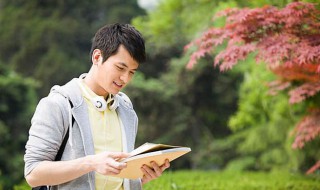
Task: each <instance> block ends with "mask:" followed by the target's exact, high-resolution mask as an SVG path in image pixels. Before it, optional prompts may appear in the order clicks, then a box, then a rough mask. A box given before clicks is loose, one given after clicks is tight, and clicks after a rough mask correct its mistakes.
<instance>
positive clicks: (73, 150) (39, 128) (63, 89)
mask: <svg viewBox="0 0 320 190" xmlns="http://www.w3.org/2000/svg"><path fill="white" fill-rule="evenodd" d="M77 80H79V79H78V78H75V79H73V80H71V81H70V82H68V83H67V84H65V85H64V86H54V87H53V88H52V89H51V92H50V94H49V96H47V97H45V98H43V99H42V100H41V101H40V102H39V104H38V105H37V108H36V111H35V113H34V115H33V118H32V120H31V128H30V131H29V139H28V141H27V143H26V152H25V155H24V161H25V172H24V175H25V176H27V175H28V174H29V173H30V172H31V171H32V170H33V169H34V168H35V167H36V166H37V165H38V164H39V163H40V162H41V161H44V160H50V161H52V160H54V159H55V156H56V154H57V152H58V150H59V147H60V145H61V143H62V140H63V138H64V136H65V134H66V132H67V129H68V126H69V124H70V123H71V114H72V116H73V117H74V119H75V122H74V124H73V127H72V128H69V130H70V132H69V133H70V135H69V139H68V142H67V144H66V147H65V150H64V152H63V155H62V158H61V160H72V159H76V158H79V157H84V156H86V155H93V154H95V152H94V145H93V139H92V134H91V127H90V121H89V118H88V110H87V105H86V102H85V101H84V99H83V97H82V94H81V91H80V89H79V86H78V84H77ZM115 98H117V99H118V101H119V106H118V108H117V109H116V111H117V113H118V115H119V117H120V119H121V127H122V139H123V143H122V144H123V150H124V151H125V152H130V151H132V150H133V149H134V143H135V138H136V134H137V130H138V117H137V115H136V113H135V111H134V110H133V107H132V103H131V101H130V99H129V98H128V97H127V96H126V95H125V94H124V93H121V92H119V93H118V94H117V95H116V96H115ZM69 100H70V101H71V102H72V104H73V108H72V109H71V107H70V103H69ZM51 189H52V190H55V189H77V190H82V189H83V190H88V189H91V190H94V189H95V175H94V172H90V173H88V174H85V175H83V176H81V177H79V178H77V179H75V180H72V181H70V182H67V183H64V184H60V185H57V186H53V187H52V188H51ZM124 189H125V190H140V189H142V186H141V181H140V180H139V179H138V180H128V179H125V180H124Z"/></svg>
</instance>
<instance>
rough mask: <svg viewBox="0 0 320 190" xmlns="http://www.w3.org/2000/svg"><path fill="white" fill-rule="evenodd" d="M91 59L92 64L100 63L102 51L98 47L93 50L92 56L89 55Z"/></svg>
mask: <svg viewBox="0 0 320 190" xmlns="http://www.w3.org/2000/svg"><path fill="white" fill-rule="evenodd" d="M91 61H92V64H94V65H98V64H99V63H102V61H103V57H102V52H101V50H100V49H95V50H93V52H92V56H91Z"/></svg>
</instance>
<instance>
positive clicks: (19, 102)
mask: <svg viewBox="0 0 320 190" xmlns="http://www.w3.org/2000/svg"><path fill="white" fill-rule="evenodd" d="M290 2H292V1H290V0H255V1H245V0H226V1H219V0H183V1H180V0H158V1H156V0H153V1H151V0H138V1H137V0H126V1H125V0H92V1H84V0H40V1H37V0H28V1H24V0H0V136H1V138H0V143H1V146H0V189H13V188H15V189H28V186H27V185H26V184H25V182H24V178H23V167H24V163H23V154H24V150H25V149H24V145H25V143H26V140H27V137H28V129H29V127H30V119H31V117H32V114H33V111H34V110H35V107H36V105H37V103H38V101H39V100H40V99H41V98H42V97H44V96H46V95H47V94H48V93H49V90H50V88H51V87H52V86H53V85H56V84H59V85H62V84H64V83H65V82H67V81H69V80H70V79H71V78H74V77H78V76H79V75H80V74H81V73H83V72H86V71H87V70H88V69H89V68H90V66H91V63H90V56H89V51H90V47H91V38H92V37H93V35H94V33H95V32H96V30H97V29H98V28H100V27H101V26H103V25H105V24H108V23H115V22H121V23H131V24H132V25H134V26H135V27H136V28H137V29H138V30H140V31H141V33H142V34H143V36H144V37H145V39H146V50H147V56H148V61H147V63H144V64H143V65H141V66H140V69H139V72H137V74H136V75H135V77H134V79H133V82H132V83H131V84H130V85H129V86H127V87H126V89H125V92H126V93H127V94H128V95H129V97H130V98H131V100H132V102H133V104H134V107H135V110H136V111H137V114H138V116H139V132H138V139H137V144H136V145H137V146H138V145H141V144H143V143H144V142H154V143H164V144H173V145H181V146H189V147H191V149H192V152H191V153H189V154H187V155H185V156H183V157H181V158H179V159H178V160H176V161H173V162H172V164H171V165H172V167H171V168H170V170H169V171H168V172H166V173H165V174H164V176H163V178H161V179H159V180H155V181H153V182H151V183H150V184H149V186H148V185H147V186H146V189H250V188H251V189H300V188H301V189H317V188H320V186H319V183H320V177H319V175H320V174H319V171H318V170H317V171H316V172H315V173H314V174H312V175H309V176H305V175H304V173H305V172H306V171H307V170H308V169H309V168H310V167H311V166H313V165H314V164H315V163H316V162H317V160H319V158H320V152H319V147H320V140H319V137H317V138H316V139H315V140H313V141H311V142H309V143H308V144H306V145H305V147H304V148H303V149H292V148H291V145H292V143H293V140H294V137H293V136H292V135H290V132H291V131H292V129H293V128H294V126H295V125H296V123H297V122H298V121H299V120H300V119H301V118H302V116H303V115H304V111H305V109H304V108H305V106H306V104H307V103H301V104H298V105H291V104H289V103H288V95H287V94H285V93H283V94H278V95H277V96H270V95H269V94H268V88H267V87H266V86H264V85H261V84H263V83H264V81H270V80H272V79H274V75H273V74H272V73H271V72H268V71H266V69H265V68H264V67H265V66H264V65H263V64H259V65H257V64H255V59H253V58H250V57H249V58H248V59H246V60H245V63H246V64H241V65H239V66H238V65H237V66H236V67H235V68H234V69H232V70H230V71H228V72H223V73H221V72H220V71H219V70H218V68H215V67H213V63H212V57H210V56H207V57H205V58H204V59H201V60H200V62H201V64H198V65H196V66H195V67H194V68H193V69H192V70H187V69H186V64H187V62H188V61H189V55H187V54H185V52H184V46H185V45H186V44H188V43H189V42H190V41H191V40H193V39H194V38H196V37H198V36H199V35H200V34H201V32H203V31H204V30H205V29H206V28H208V27H209V26H211V25H212V17H213V15H214V14H215V13H216V12H217V11H221V10H224V9H226V8H230V7H239V8H243V7H250V8H255V7H262V6H264V5H267V4H268V5H274V6H277V7H279V8H281V7H284V6H285V5H287V4H288V3H290ZM306 2H317V1H316V0H314V1H312V0H310V1H306ZM197 171H199V172H197ZM251 172H252V173H251ZM255 172H257V173H256V175H255ZM175 174H176V177H175ZM292 175H294V176H293V177H292ZM240 176H244V178H243V179H246V180H242V178H241V177H240ZM270 176H271V177H270ZM272 176H273V177H272ZM275 178H276V179H277V180H279V183H273V182H272V183H271V181H274V180H275ZM181 179H182V180H181ZM199 179H203V180H199ZM259 179H261V180H259ZM297 179H299V180H297ZM250 180H251V182H250ZM187 181H188V183H186V182H187ZM231 181H233V182H232V183H231V184H230V182H231ZM257 181H258V182H259V183H258V185H257V184H256V182H257ZM286 181H287V183H286ZM191 182H194V183H195V184H198V185H190V186H188V185H184V184H191ZM300 182H301V183H300ZM157 183H158V186H157ZM242 183H243V185H241V184H242ZM270 184H271V185H270ZM301 184H303V185H301ZM237 187H238V188H237ZM240 187H241V188H240Z"/></svg>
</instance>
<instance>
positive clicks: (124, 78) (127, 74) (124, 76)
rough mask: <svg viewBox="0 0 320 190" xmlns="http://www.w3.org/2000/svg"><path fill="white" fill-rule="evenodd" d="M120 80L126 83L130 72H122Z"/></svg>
mask: <svg viewBox="0 0 320 190" xmlns="http://www.w3.org/2000/svg"><path fill="white" fill-rule="evenodd" d="M120 80H121V81H123V82H124V83H125V84H127V83H128V82H129V81H130V74H129V73H123V74H122V75H121V76H120Z"/></svg>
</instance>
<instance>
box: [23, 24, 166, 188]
mask: <svg viewBox="0 0 320 190" xmlns="http://www.w3.org/2000/svg"><path fill="white" fill-rule="evenodd" d="M91 60H92V66H91V68H90V70H89V72H88V73H87V74H82V75H81V76H80V77H79V78H76V79H72V80H71V81H70V82H68V83H67V84H65V85H64V86H54V87H53V88H52V89H51V92H50V94H49V96H47V97H45V98H43V99H42V100H41V101H40V102H39V104H38V106H37V108H36V111H35V113H34V116H33V118H32V120H31V123H32V125H31V128H30V131H29V139H28V142H27V144H26V153H25V156H24V160H25V178H26V180H27V182H28V183H29V185H30V186H32V187H36V186H42V185H49V186H51V189H52V190H54V189H68V190H69V189H77V190H80V189H83V190H88V189H91V190H94V189H108V190H109V189H110V190H111V189H112V190H115V189H124V190H127V189H130V190H136V189H142V184H144V183H146V182H148V181H150V180H152V179H155V178H157V177H159V176H160V175H161V174H162V172H163V171H164V170H165V169H167V168H168V167H169V166H170V164H169V161H166V163H165V164H163V165H162V166H158V165H157V164H155V163H151V165H152V168H150V167H148V166H143V167H142V168H141V170H142V171H143V173H144V176H143V178H141V179H137V180H128V179H122V178H117V177H114V176H113V175H114V174H118V173H120V171H121V170H122V169H123V168H125V167H126V164H124V163H120V162H119V160H120V159H122V158H125V157H127V156H128V153H127V152H130V151H132V150H133V149H134V143H135V138H136V133H137V130H138V118H137V115H136V113H135V111H134V110H133V107H132V103H131V101H130V99H129V98H128V97H127V96H126V95H125V94H124V93H122V92H120V90H121V89H122V88H124V87H125V86H126V85H127V84H128V83H129V82H130V81H131V79H132V77H133V75H134V74H135V72H136V71H137V69H138V66H139V63H142V62H144V61H145V46H144V40H143V38H142V36H141V34H140V33H139V32H138V31H137V30H136V29H135V28H134V27H132V26H130V25H128V24H113V25H107V26H104V27H102V28H101V29H99V30H98V32H97V33H96V35H95V37H94V39H93V42H92V47H91ZM72 120H74V121H72ZM68 130H69V136H68V141H67V143H66V146H65V149H64V151H63V154H62V158H61V161H54V160H55V156H56V155H57V152H58V150H59V148H60V146H61V144H62V141H63V139H64V137H65V135H66V133H67V131H68Z"/></svg>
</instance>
